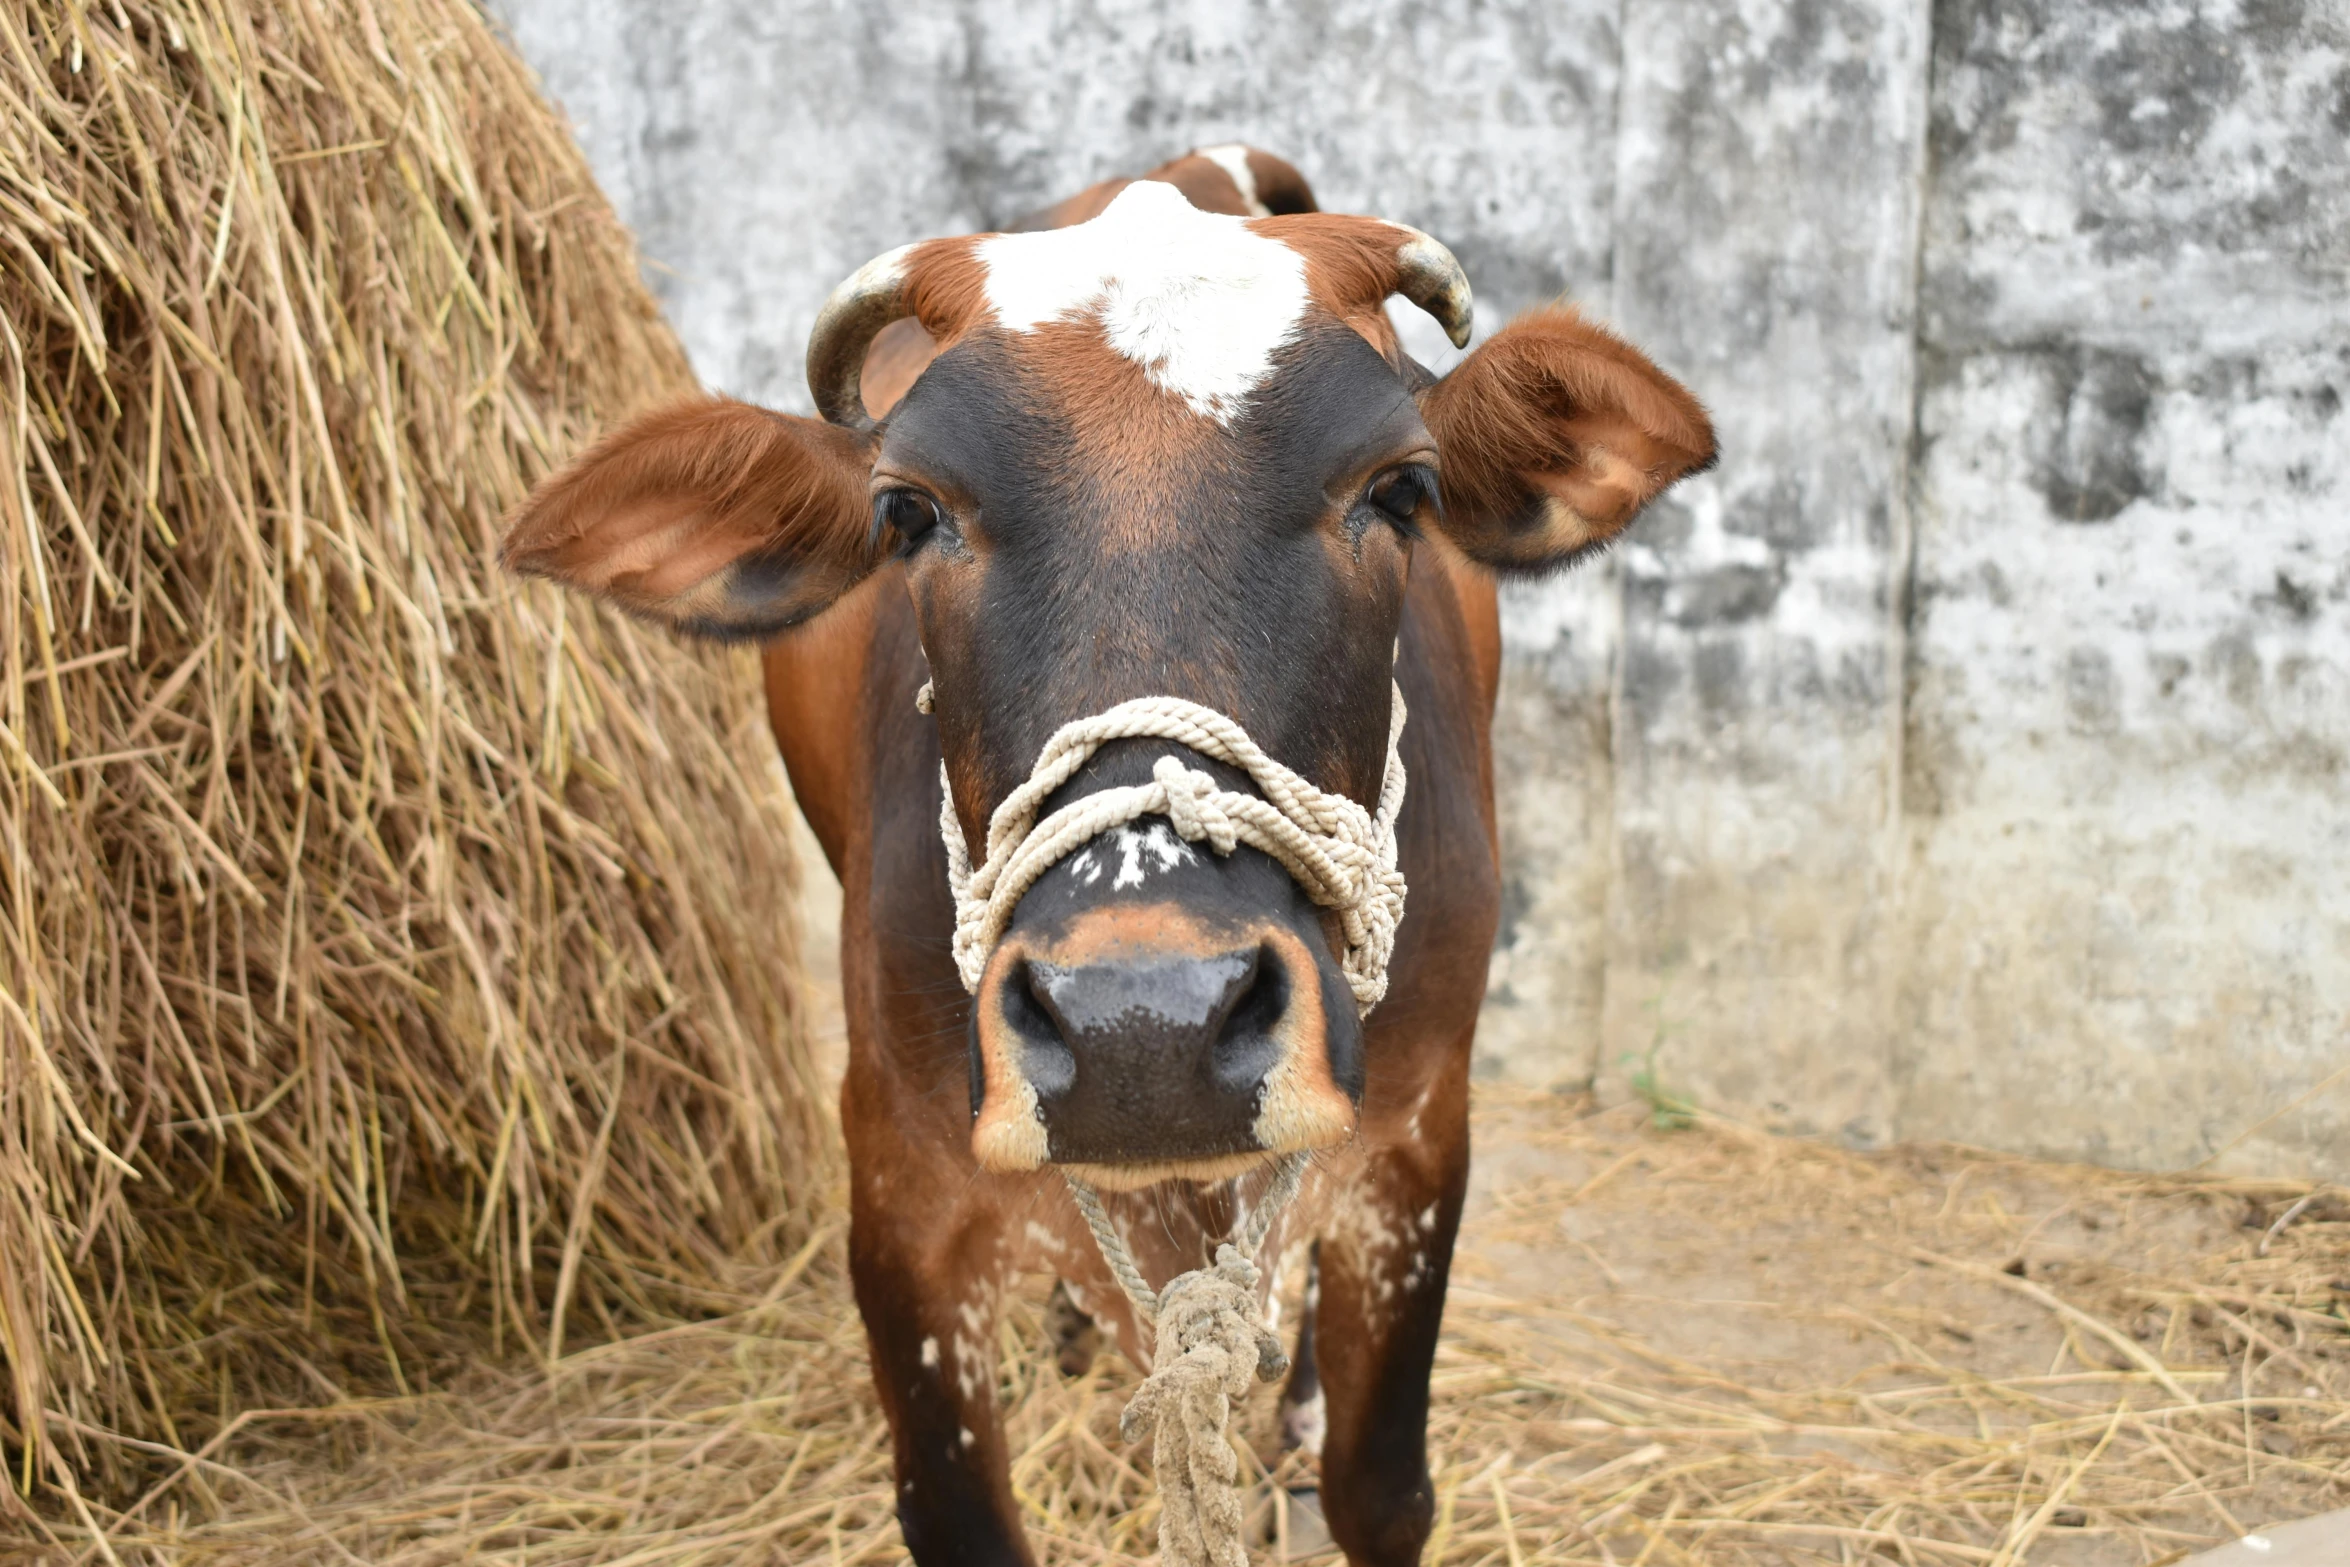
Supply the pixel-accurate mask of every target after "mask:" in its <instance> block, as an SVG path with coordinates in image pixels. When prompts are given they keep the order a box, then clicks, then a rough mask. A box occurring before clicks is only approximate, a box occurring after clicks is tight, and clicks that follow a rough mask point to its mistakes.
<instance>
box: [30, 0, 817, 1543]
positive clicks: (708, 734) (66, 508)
mask: <svg viewBox="0 0 2350 1567" xmlns="http://www.w3.org/2000/svg"><path fill="white" fill-rule="evenodd" d="M7 12H8V15H7V18H6V22H5V33H6V36H5V39H4V40H0V443H4V446H5V459H4V462H5V471H4V472H0V658H5V660H6V668H5V671H4V672H0V834H4V839H0V1359H4V1360H5V1364H6V1378H5V1390H4V1391H0V1445H4V1446H5V1448H6V1450H7V1457H8V1459H9V1463H10V1468H11V1470H12V1479H13V1480H14V1481H15V1482H16V1484H17V1485H18V1486H21V1487H27V1488H29V1487H32V1486H34V1485H36V1484H37V1483H39V1482H40V1481H41V1480H42V1479H43V1478H44V1477H45V1478H46V1480H47V1481H48V1482H49V1483H50V1484H52V1485H54V1486H56V1487H58V1488H59V1490H60V1491H61V1492H63V1493H66V1494H67V1495H68V1497H69V1499H70V1497H71V1496H72V1495H73V1494H76V1493H77V1492H86V1491H87V1490H89V1488H90V1487H91V1486H92V1483H93V1480H95V1481H96V1482H97V1486H98V1489H100V1490H119V1489H120V1488H121V1487H122V1486H124V1485H125V1484H128V1483H130V1482H132V1481H135V1480H137V1479H138V1478H139V1477H140V1472H141V1464H142V1460H141V1457H140V1454H141V1452H142V1451H143V1450H142V1449H141V1448H140V1447H139V1446H138V1445H137V1444H138V1442H140V1441H150V1442H154V1443H159V1444H163V1445H166V1446H169V1447H173V1448H192V1447H194V1446H195V1445H196V1444H199V1443H201V1442H203V1441H204V1440H205V1439H206V1437H207V1435H208V1433H211V1432H214V1431H216V1430H217V1429H218V1428H219V1427H221V1426H222V1425H223V1424H224V1423H226V1422H228V1421H230V1420H233V1419H234V1418H235V1416H236V1414H237V1412H238V1411H239V1410H240V1409H242V1408H248V1407H251V1406H252V1405H253V1403H254V1401H256V1400H260V1401H264V1402H275V1403H317V1402H320V1401H323V1400H331V1399H333V1398H336V1397H338V1396H342V1395H345V1394H348V1393H351V1392H353V1391H355V1390H356V1391H365V1390H368V1389H370V1388H375V1387H383V1388H386V1389H398V1388H401V1387H404V1386H409V1385H413V1384H415V1383H417V1382H419V1381H423V1380H429V1379H430V1377H431V1376H432V1374H433V1372H434V1368H435V1365H436V1363H437V1361H438V1360H448V1359H451V1358H453V1356H454V1349H453V1347H452V1346H453V1345H454V1343H455V1340H454V1339H453V1338H452V1337H451V1334H452V1332H453V1331H459V1330H465V1329H467V1328H468V1325H479V1326H481V1327H482V1328H483V1331H484V1333H485V1334H487V1335H489V1336H491V1337H493V1338H495V1339H496V1340H498V1341H499V1342H501V1343H503V1344H504V1345H505V1346H507V1347H508V1348H510V1349H516V1350H521V1351H527V1352H530V1353H533V1354H537V1355H542V1356H552V1355H554V1354H556V1353H558V1352H559V1351H560V1347H561V1345H562V1344H563V1343H564V1341H565V1339H566V1336H567V1335H568V1336H569V1339H570V1341H571V1342H572V1343H574V1344H577V1343H578V1342H579V1341H580V1340H581V1339H582V1337H583V1336H586V1333H587V1331H588V1329H592V1330H593V1331H594V1332H595V1333H596V1334H598V1335H601V1334H603V1333H604V1332H606V1331H608V1330H609V1329H610V1328H611V1327H612V1326H615V1325H619V1324H622V1323H623V1322H624V1320H625V1319H626V1318H627V1317H628V1316H629V1315H631V1314H635V1313H640V1312H641V1311H642V1310H643V1309H645V1308H647V1307H648V1306H652V1305H656V1304H657V1305H659V1307H660V1308H661V1309H662V1310H665V1311H677V1310H680V1309H683V1310H687V1311H689V1312H690V1310H691V1307H692V1301H693V1297H694V1291H695V1290H696V1289H697V1288H698V1287H699V1286H700V1285H701V1284H702V1283H703V1282H704V1281H706V1280H707V1279H708V1278H709V1277H711V1276H712V1274H713V1272H714V1270H716V1269H717V1268H718V1267H719V1266H720V1264H721V1262H722V1260H723V1259H726V1258H729V1257H737V1256H740V1255H741V1254H743V1252H744V1251H745V1249H746V1247H749V1248H753V1249H756V1248H757V1247H758V1246H760V1245H762V1244H765V1245H774V1246H783V1247H789V1246H796V1245H797V1244H798V1243H799V1241H800V1239H801V1236H800V1235H798V1234H795V1233H794V1232H795V1230H796V1229H797V1228H798V1227H799V1226H800V1225H801V1224H803V1223H804V1221H805V1216H806V1214H807V1213H808V1212H809V1211H810V1208H809V1203H810V1201H811V1198H812V1194H814V1193H815V1192H816V1191H817V1190H818V1189H819V1188H821V1186H822V1185H823V1184H824V1181H825V1179H826V1176H825V1172H824V1168H823V1164H822V1161H823V1159H824V1157H825V1156H824V1155H823V1154H822V1153H821V1151H820V1150H822V1149H823V1148H824V1147H825V1143H824V1138H823V1134H822V1124H821V1121H820V1118H819V1116H820V1112H819V1109H818V1104H819V1101H818V1097H817V1094H816V1093H815V1091H814V1089H813V1074H812V1072H811V1068H810V1065H809V1061H808V1059H807V1055H806V1051H805V1048H804V1042H803V1035H802V1033H801V1031H800V1029H799V1026H798V1018H797V1015H796V1008H797V1007H798V1005H799V1003H798V1001H797V1000H796V992H795V989H794V985H795V978H796V973H797V967H796V964H797V959H796V955H795V953H794V951H793V949H792V945H791V930H792V921H791V918H790V915H791V909H792V896H793V885H794V875H795V868H794V866H793V864H792V862H791V859H790V852H789V849H788V847H787V844H788V839H787V837H786V835H785V825H786V818H785V814H784V813H785V812H786V811H787V810H788V808H789V806H788V799H787V797H786V794H785V791H784V786H783V784H782V782H781V779H780V774H779V771H778V769H777V768H776V766H775V764H774V762H773V752H772V748H771V746H770V745H769V744H768V742H767V740H766V738H765V735H764V733H763V722H762V720H761V719H760V718H759V717H758V715H757V708H756V703H755V701H754V700H753V699H752V696H751V693H752V691H753V690H754V686H753V684H752V681H751V671H750V670H749V668H748V667H747V664H746V663H745V662H744V661H742V660H741V659H740V658H738V657H724V656H718V655H714V654H697V653H690V652H684V651H680V650H679V649H677V648H675V647H674V646H672V645H671V644H670V643H669V642H667V641H665V640H663V639H660V638H657V637H654V636H652V635H650V634H647V633H643V632H640V631H638V630H635V629H633V628H631V627H629V626H627V625H625V624H622V623H620V622H619V621H617V620H615V619H614V618H612V617H610V616H608V615H605V614H603V613H600V612H597V611H595V610H592V609H589V608H585V607H583V606H581V605H580V604H578V603H576V602H566V601H564V600H563V599H561V598H558V597H556V596H554V595H553V594H552V593H549V592H542V591H536V590H533V591H519V590H517V589H516V588H515V587H514V586H513V585H512V584H511V583H509V582H508V581H506V580H503V579H502V578H501V577H500V575H499V574H498V573H497V571H496V570H495V569H494V566H493V563H492V549H493V545H494V543H495V541H496V538H497V535H498V531H499V518H500V515H501V513H502V512H503V511H504V510H505V509H506V508H507V507H508V506H509V505H511V504H512V503H513V502H514V501H515V500H516V499H517V498H518V497H519V496H520V495H521V494H522V493H523V492H524V490H525V489H526V488H527V487H528V485H529V484H530V483H531V482H532V480H533V479H534V478H536V477H537V476H538V475H539V474H541V473H543V472H544V471H546V469H547V468H548V467H549V466H550V465H551V464H553V463H554V462H557V461H559V460H560V459H561V458H562V457H563V456H564V455H565V454H566V453H568V452H570V451H571V450H573V449H574V448H575V447H577V446H578V445H579V444H580V443H581V442H582V441H583V440H584V439H585V438H586V437H587V436H588V435H590V434H592V433H593V431H594V430H595V429H596V428H597V427H599V426H600V425H602V424H605V423H606V422H608V421H610V420H611V419H613V418H614V417H615V416H618V415H621V414H625V413H626V412H628V411H629V410H630V409H631V408H633V407H635V406H637V405H640V404H641V403H643V402H645V401H646V400H649V399H654V398H659V397H662V396H667V395H674V394H677V393H680V392H684V391H687V390H690V389H691V388H692V385H693V381H692V377H691V374H690V373H689V371H688V369H687V366H686V363H685V360H684V358H683V356H682V354H681V353H680V352H679V350H678V347H677V345H676V343H675V342H674V341H673V340H672V338H671V337H670V335H669V333H668V332H667V330H666V329H665V328H664V327H663V326H662V324H661V322H660V320H659V318H658V316H657V314H656V312H655V310H654V308H653V305H652V302H651V301H650V299H649V298H648V297H647V295H646V293H645V291H644V289H643V288H642V287H641V285H640V282H639V279H638V274H637V266H636V259H635V256H634V254H633V252H632V249H631V246H630V243H629V240H628V237H627V235H626V234H625V232H624V231H623V230H622V229H621V227H620V226H619V224H618V223H617V222H616V221H615V220H614V218H613V216H612V214H611V212H610V210H609V209H608V208H607V206H606V205H605V203H604V202H603V200H602V199H601V197H599V195H598V194H597V192H596V190H595V187H594V185H593V183H592V181H591V179H590V177H589V174H588V172H587V169H586V167H585V166H584V164H583V162H582V160H581V158H580V155H579V153H578V151H577V149H576V148H575V147H574V146H573V144H572V142H571V139H570V137H569V135H568V133H567V131H566V129H565V127H564V126H563V125H562V123H561V122H560V120H559V119H558V118H557V117H556V116H555V115H554V114H553V113H552V112H550V110H549V109H548V108H547V107H546V105H545V104H544V103H543V102H542V101H541V100H540V98H539V96H538V94H537V92H536V90H535V88H534V86H533V83H532V82H531V80H530V78H529V76H528V75H527V73H526V72H525V71H524V70H523V69H522V68H521V67H520V66H519V65H518V64H517V62H516V61H515V60H514V59H513V58H512V56H511V55H510V54H509V53H508V52H507V51H506V50H505V48H504V47H503V46H502V44H501V43H500V41H499V40H498V39H497V38H496V36H495V35H494V34H493V32H492V30H491V29H490V27H489V26H488V25H487V24H486V23H485V22H484V20H483V18H482V17H481V16H480V15H479V14H478V13H477V11H476V10H475V9H474V8H473V7H472V6H471V5H470V4H468V3H467V0H99V3H95V4H82V3H79V0H63V3H55V4H39V5H33V6H29V7H28V6H25V5H23V4H21V3H19V4H14V5H10V6H8V7H7ZM583 1323H584V1324H586V1325H587V1326H586V1328H583V1326H582V1324H583ZM467 1342H471V1340H470V1339H468V1340H467ZM436 1357H437V1359H436ZM0 1505H5V1504H0Z"/></svg>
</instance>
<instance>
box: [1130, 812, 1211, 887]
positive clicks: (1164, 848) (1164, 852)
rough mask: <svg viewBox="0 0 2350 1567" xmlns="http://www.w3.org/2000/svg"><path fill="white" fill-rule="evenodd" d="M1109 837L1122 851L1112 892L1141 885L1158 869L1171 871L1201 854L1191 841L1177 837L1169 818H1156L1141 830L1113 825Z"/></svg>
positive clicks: (1191, 861) (1192, 860) (1189, 862)
mask: <svg viewBox="0 0 2350 1567" xmlns="http://www.w3.org/2000/svg"><path fill="white" fill-rule="evenodd" d="M1109 837H1110V844H1111V847H1113V848H1115V849H1116V850H1117V851H1118V874H1117V875H1116V876H1114V877H1112V878H1111V879H1110V890H1111V891H1112V892H1123V891H1125V890H1126V889H1127V888H1128V887H1139V886H1141V885H1142V884H1143V881H1144V880H1145V879H1146V878H1147V877H1149V875H1150V874H1151V872H1152V871H1154V870H1159V871H1171V870H1173V869H1174V868H1175V867H1176V866H1178V865H1189V864H1192V863H1193V862H1194V861H1196V860H1197V859H1198V858H1199V856H1198V855H1197V854H1194V853H1193V852H1192V848H1191V845H1190V844H1188V843H1185V842H1184V841H1183V840H1182V839H1181V838H1178V837H1176V836H1175V834H1174V833H1173V832H1172V831H1171V830H1169V828H1168V826H1167V824H1166V823H1165V822H1153V823H1151V824H1150V826H1148V827H1146V828H1144V829H1143V830H1142V831H1141V832H1136V831H1135V830H1134V829H1133V828H1131V827H1113V828H1111V829H1110V833H1109ZM1146 861H1147V862H1148V863H1146Z"/></svg>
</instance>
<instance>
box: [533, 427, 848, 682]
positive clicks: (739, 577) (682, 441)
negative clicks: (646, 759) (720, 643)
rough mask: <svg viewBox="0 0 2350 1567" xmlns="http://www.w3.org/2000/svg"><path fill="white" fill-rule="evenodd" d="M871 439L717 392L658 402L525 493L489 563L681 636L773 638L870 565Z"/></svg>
mask: <svg viewBox="0 0 2350 1567" xmlns="http://www.w3.org/2000/svg"><path fill="white" fill-rule="evenodd" d="M871 441H872V438H871V437H870V436H866V435H860V434H857V433H856V432H854V431H850V430H844V429H841V428H840V427H838V426H836V425H830V424H824V423H820V422H819V421H817V420H814V419H797V418H793V417H791V416H789V415H786V414H777V413H769V412H768V411H767V410H766V409H763V408H754V407H752V406H751V405H750V404H748V403H738V402H732V401H729V400H726V399H724V398H709V399H701V400H697V401H694V402H689V403H680V404H677V405H675V406H673V407H669V408H664V409H661V410H659V411H658V412H655V413H650V414H647V415H645V416H643V417H642V418H639V419H636V420H634V421H632V422H630V423H629V424H627V425H624V426H622V427H621V428H620V429H618V430H616V431H614V432H613V433H612V434H610V435H608V436H606V437H604V438H603V439H602V440H600V441H598V442H597V443H596V444H595V445H594V446H592V447H590V448H588V450H587V451H586V452H585V453H583V454H582V455H581V456H580V457H579V458H578V459H576V460H575V461H573V462H572V463H571V464H570V465H569V466H568V467H566V468H564V469H562V470H561V471H560V472H558V473H555V474H553V475H551V476H550V477H549V478H547V479H546V480H545V481H544V482H543V483H541V484H540V485H539V486H538V487H537V488H536V489H534V490H532V491H531V493H530V495H529V496H528V497H527V498H526V499H525V500H524V501H523V502H522V504H521V505H520V506H518V507H516V508H515V510H514V514H513V518H512V521H511V526H510V527H509V528H508V529H507V532H506V542H505V544H504V545H503V546H501V547H500V549H499V551H498V558H499V559H500V560H501V561H503V562H504V563H505V565H506V566H507V567H508V568H509V569H510V570H513V571H518V572H521V573H523V574H524V575H526V576H533V577H548V578H551V579H553V580H554V581H556V582H560V583H562V584H563V585H564V586H566V587H572V588H578V589H580V590H581V591H583V592H587V593H593V594H595V595H596V596H597V597H598V598H603V599H608V600H610V601H611V602H612V603H614V604H617V605H618V606H620V607H621V608H622V609H625V610H627V611H628V612H629V613H630V614H632V615H638V616H641V617H643V618H644V619H646V620H650V621H653V622H656V623H657V624H660V625H664V626H667V627H669V628H671V629H672V630H676V631H681V632H685V633H687V634H689V635H693V636H704V637H716V638H720V639H723V640H727V641H745V640H753V639H756V638H760V637H767V636H772V635H774V634H775V633H777V632H779V631H784V630H787V629H788V628H790V627H792V626H796V625H798V624H799V623H800V622H802V621H804V620H806V619H808V618H809V617H810V616H812V615H815V614H816V613H817V612H819V611H820V610H822V609H823V608H824V607H825V606H826V605H828V604H830V603H831V602H832V601H833V600H834V599H836V598H838V597H839V596H840V595H841V594H842V593H844V592H846V591H847V590H848V589H849V588H851V587H853V586H854V585H855V584H856V583H857V582H858V581H859V580H860V579H861V578H863V577H864V576H865V574H866V573H868V572H870V571H871V570H872V569H873V568H874V566H875V565H876V564H877V563H878V562H879V561H880V559H881V556H882V552H883V549H884V547H885V545H886V543H887V539H886V537H883V536H877V531H876V530H875V528H874V527H873V525H872V504H871V502H870V501H869V500H868V499H867V496H866V479H867V475H868V474H869V473H870V472H871V470H872V467H873V446H872V444H871Z"/></svg>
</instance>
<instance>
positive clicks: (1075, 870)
mask: <svg viewBox="0 0 2350 1567" xmlns="http://www.w3.org/2000/svg"><path fill="white" fill-rule="evenodd" d="M1069 879H1070V880H1071V881H1081V882H1083V883H1085V884H1086V885H1087V886H1088V887H1090V886H1092V885H1093V884H1094V883H1095V882H1097V881H1100V880H1101V879H1102V867H1101V862H1100V861H1099V860H1096V859H1095V858H1094V857H1093V851H1092V850H1091V849H1080V850H1078V851H1077V854H1076V857H1075V858H1073V859H1072V860H1070V861H1069Z"/></svg>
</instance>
